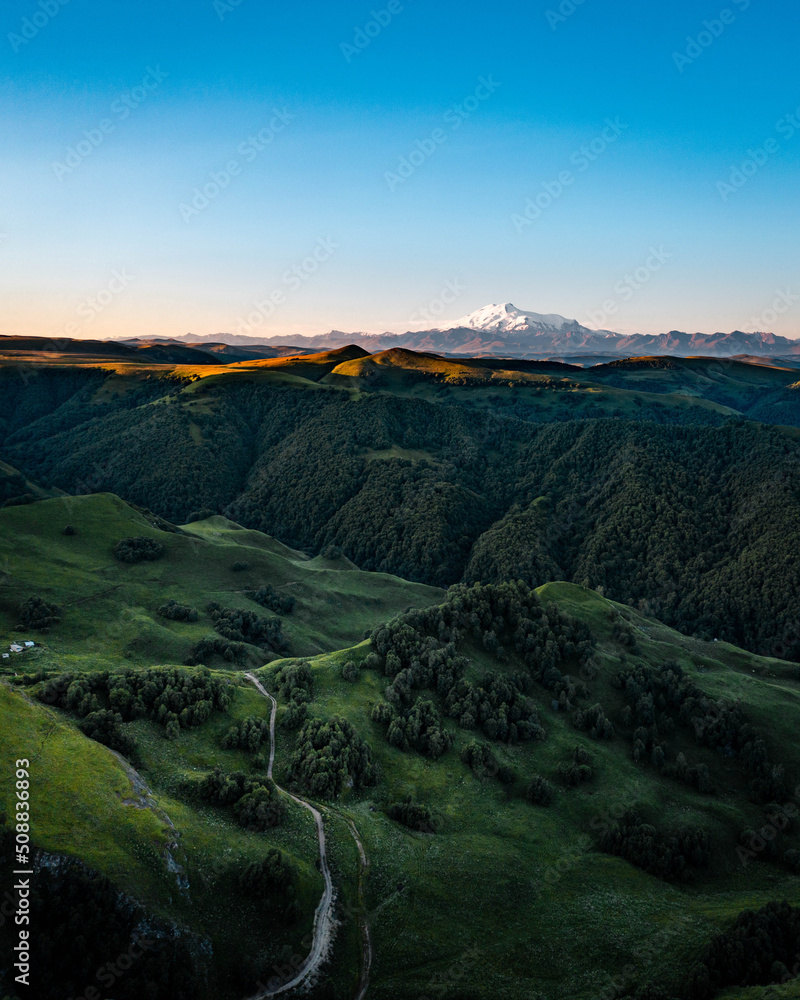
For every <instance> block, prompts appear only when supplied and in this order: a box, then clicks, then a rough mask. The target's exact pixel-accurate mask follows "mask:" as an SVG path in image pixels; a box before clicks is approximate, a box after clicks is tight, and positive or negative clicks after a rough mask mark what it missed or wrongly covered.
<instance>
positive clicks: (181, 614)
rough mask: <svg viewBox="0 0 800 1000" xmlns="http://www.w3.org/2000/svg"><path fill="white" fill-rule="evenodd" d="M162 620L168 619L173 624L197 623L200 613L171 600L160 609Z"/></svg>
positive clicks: (186, 605)
mask: <svg viewBox="0 0 800 1000" xmlns="http://www.w3.org/2000/svg"><path fill="white" fill-rule="evenodd" d="M158 613H159V614H160V615H161V617H162V618H168V619H169V620H170V621H173V622H196V621H197V618H198V613H197V609H196V608H191V607H189V605H188V604H178V602H177V601H174V600H169V601H167V603H166V604H162V605H161V607H160V608H159V609H158Z"/></svg>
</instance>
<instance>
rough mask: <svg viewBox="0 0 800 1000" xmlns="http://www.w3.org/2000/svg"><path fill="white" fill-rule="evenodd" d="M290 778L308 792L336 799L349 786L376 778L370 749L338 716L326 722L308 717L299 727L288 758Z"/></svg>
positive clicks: (347, 723)
mask: <svg viewBox="0 0 800 1000" xmlns="http://www.w3.org/2000/svg"><path fill="white" fill-rule="evenodd" d="M290 773H291V776H292V779H293V780H294V781H296V782H298V783H299V784H300V785H302V786H303V787H304V788H305V789H306V790H307V791H308V792H309V793H310V794H311V795H314V796H317V797H318V798H321V799H335V798H337V797H338V796H339V795H340V794H341V793H342V791H343V790H344V789H345V788H346V787H349V786H352V787H354V788H355V789H356V791H358V790H360V789H361V788H364V787H366V786H368V785H373V784H374V783H375V782H376V780H377V767H376V765H375V763H374V761H373V759H372V751H371V750H370V748H369V746H368V745H367V743H365V742H364V740H363V739H362V738H361V737H360V736H359V735H358V733H357V732H356V731H355V729H354V728H353V726H352V725H351V724H350V723H349V722H348V721H347V720H346V719H342V718H341V717H340V716H333V718H331V719H329V720H328V721H327V722H323V721H322V720H321V719H309V720H308V721H307V722H306V723H305V725H304V726H303V728H302V729H301V730H300V734H299V739H298V744H297V749H296V750H295V752H294V754H293V755H292V758H291V762H290Z"/></svg>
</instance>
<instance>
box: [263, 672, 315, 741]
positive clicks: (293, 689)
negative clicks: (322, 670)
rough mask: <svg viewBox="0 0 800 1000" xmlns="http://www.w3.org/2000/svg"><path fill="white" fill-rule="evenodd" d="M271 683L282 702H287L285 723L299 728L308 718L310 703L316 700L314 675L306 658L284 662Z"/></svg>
mask: <svg viewBox="0 0 800 1000" xmlns="http://www.w3.org/2000/svg"><path fill="white" fill-rule="evenodd" d="M271 683H272V685H273V690H274V691H275V692H276V694H277V695H278V697H279V698H280V699H281V701H282V702H284V703H287V708H286V711H285V712H284V714H283V720H282V722H283V725H284V726H285V727H286V728H287V729H299V728H300V727H301V726H302V725H303V723H304V722H305V721H306V719H307V718H308V705H309V703H310V702H311V701H313V700H314V675H313V673H312V672H311V667H309V665H308V664H307V663H306V662H305V660H298V661H296V662H294V663H287V664H284V665H283V666H282V667H278V668H276V669H275V670H274V672H273V674H272V677H271Z"/></svg>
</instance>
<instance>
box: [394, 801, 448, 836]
mask: <svg viewBox="0 0 800 1000" xmlns="http://www.w3.org/2000/svg"><path fill="white" fill-rule="evenodd" d="M386 815H387V816H388V817H389V819H393V820H394V821H395V822H396V823H400V824H401V825H402V826H407V827H408V828H409V830H416V831H417V832H418V833H436V822H435V820H434V817H433V813H432V812H431V810H430V809H429V808H428V807H427V806H425V805H420V803H418V802H414V800H413V798H412V797H411V796H410V795H409V796H407V797H406V798H405V799H404V801H403V802H395V803H394V804H393V805H391V806H389V808H388V809H387V810H386Z"/></svg>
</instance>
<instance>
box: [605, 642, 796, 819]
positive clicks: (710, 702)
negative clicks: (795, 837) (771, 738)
mask: <svg viewBox="0 0 800 1000" xmlns="http://www.w3.org/2000/svg"><path fill="white" fill-rule="evenodd" d="M614 684H615V686H616V687H617V688H618V689H619V690H621V691H622V692H623V694H624V697H625V700H626V702H627V707H628V709H630V711H629V712H628V714H627V716H626V718H628V719H631V720H633V722H634V723H636V724H637V729H636V730H635V732H634V756H638V759H643V758H644V757H646V755H647V754H648V753H649V754H650V756H651V758H652V760H653V763H654V764H656V766H660V767H663V766H664V761H665V757H666V744H664V745H662V744H660V743H659V742H658V738H659V727H660V728H661V729H663V730H664V731H665V732H666V731H668V730H669V729H670V728H671V727H672V726H674V725H675V722H676V720H677V722H678V723H679V724H680V725H682V726H684V727H686V728H687V729H688V730H690V731H691V733H692V734H693V736H694V739H695V740H696V742H697V743H698V744H700V745H701V746H706V747H710V748H712V749H715V750H718V751H720V752H721V753H722V754H724V755H725V756H727V757H735V758H737V759H738V760H739V761H740V762H741V764H742V766H743V768H744V769H745V771H746V772H747V773H748V774H750V775H752V778H751V790H752V792H753V794H754V795H755V796H756V798H757V799H758V800H759V801H761V802H771V801H773V800H775V799H780V798H782V797H784V796H785V793H786V783H785V778H784V773H783V768H782V766H780V765H777V764H775V763H773V762H772V761H770V759H769V753H768V750H767V746H766V743H765V742H764V740H763V738H762V737H761V735H760V733H759V732H758V730H757V729H756V728H755V726H753V725H752V724H751V723H750V722H748V720H747V717H746V716H745V713H744V711H743V709H742V708H741V707H740V706H739V705H738V704H732V703H728V702H724V701H717V700H715V699H713V698H711V697H709V696H708V695H707V694H706V693H705V692H704V691H702V690H701V689H700V688H699V687H698V686H697V685H696V684H695V683H694V681H692V680H691V679H690V678H689V677H687V676H686V675H685V673H684V671H683V669H682V668H681V666H680V665H679V664H678V663H676V662H675V661H668V662H666V663H663V664H661V665H660V666H658V667H650V666H637V667H634V668H632V669H630V670H625V671H621V672H620V673H619V674H618V675H617V677H616V678H615V679H614ZM675 773H676V775H677V776H678V777H679V778H681V779H682V780H684V781H687V782H688V783H690V784H692V785H694V786H695V787H696V788H698V789H699V790H700V791H702V792H712V791H713V790H714V783H713V781H712V779H711V776H710V774H709V772H708V767H707V766H706V765H702V764H701V765H697V766H694V767H690V766H689V765H688V764H687V762H686V760H685V758H684V759H682V760H681V759H679V760H678V762H677V764H676V767H675Z"/></svg>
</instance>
